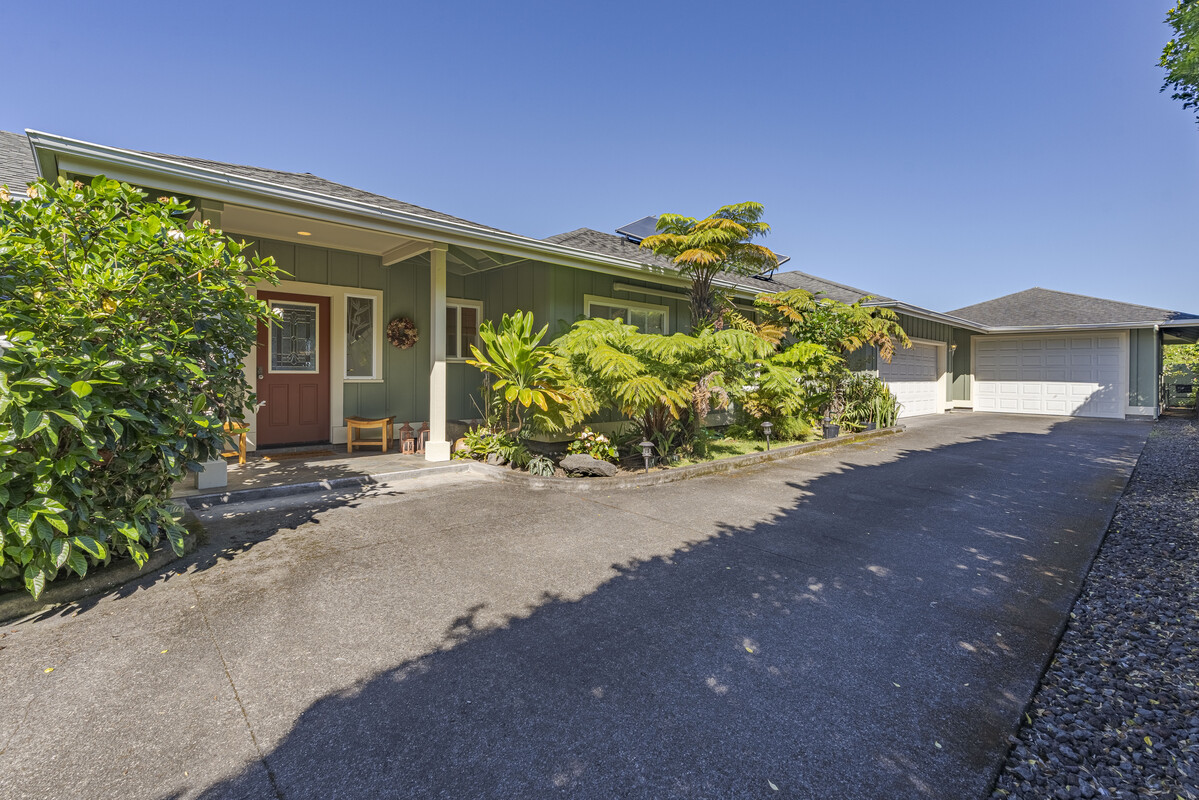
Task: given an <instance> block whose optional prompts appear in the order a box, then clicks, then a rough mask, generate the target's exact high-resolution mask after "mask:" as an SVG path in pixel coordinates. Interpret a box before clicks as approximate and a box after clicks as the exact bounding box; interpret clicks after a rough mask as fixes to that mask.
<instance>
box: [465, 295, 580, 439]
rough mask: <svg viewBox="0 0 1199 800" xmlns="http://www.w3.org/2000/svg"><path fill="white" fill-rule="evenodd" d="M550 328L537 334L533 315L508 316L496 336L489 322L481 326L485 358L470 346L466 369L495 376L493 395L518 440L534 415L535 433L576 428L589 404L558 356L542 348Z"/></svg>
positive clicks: (505, 316) (549, 348)
mask: <svg viewBox="0 0 1199 800" xmlns="http://www.w3.org/2000/svg"><path fill="white" fill-rule="evenodd" d="M548 328H549V326H548V325H547V326H544V327H542V328H541V330H540V331H537V332H536V333H534V332H533V315H532V314H531V313H528V312H524V311H517V312H516V313H515V314H512V315H508V314H504V316H503V317H502V318H501V319H500V327H499V330H498V331H497V330H496V329H495V327H494V326H493V325H492V324H491V321H490V320H487V321H485V322H484V323H483V324H482V325H480V326H479V338H480V339H481V340H482V342H483V345H484V347H485V348H486V351H487V352H486V353H483V352H482V351H481V350H480V349H479V348H478V347H476V346H475V345H473V344H472V345H471V347H470V350H471V353H473V354H474V358H473V359H468V360H467V362H466V363H468V364H470V365H471V366H474V367H478V368H479V369H480V370H481V371H482V372H484V373H485V374H489V375H491V376H493V378H494V382H493V383H492V384H491V389H492V390H493V391H494V392H495V395H494V396H495V397H496V398H498V399H499V400H501V401H502V402H503V404H504V417H505V420H506V424H505V427H506V428H507V429H508V432H509V433H513V434H519V433H520V432H521V431H522V430H523V429H524V426H525V423H526V418H525V415H526V412H528V411H529V410H530V409H531V410H532V413H533V417H532V418H531V421H532V422H534V423H535V426H536V427H540V428H542V429H545V430H548V431H560V430H563V429H565V428H567V427H570V426H572V425H574V424H575V423H577V422H578V421H579V420H580V419H581V416H582V415H583V414H585V413H588V411H589V410H590V404H589V403H588V398H587V396H586V391H585V390H584V389H583V388H582V387H577V386H571V385H570V382H569V376H568V374H567V373H566V371H565V370H564V369H563V363H562V360H561V359H560V358H559V357H558V355H557V353H556V352H555V350H554V349H553V348H551V347H549V346H547V345H542V344H541V340H542V339H543V338H544V337H545V332H546V330H548Z"/></svg>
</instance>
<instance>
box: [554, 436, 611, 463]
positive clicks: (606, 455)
mask: <svg viewBox="0 0 1199 800" xmlns="http://www.w3.org/2000/svg"><path fill="white" fill-rule="evenodd" d="M566 452H568V453H581V454H583V455H588V456H591V457H592V458H598V459H599V460H600V461H615V460H616V445H614V444H612V440H611V439H609V438H608V437H607V436H604V435H603V434H602V433H596V432H595V431H593V430H591V428H583V432H582V433H580V434H579V437H578V438H577V439H575V440H574V441H573V442H571V443H570V445H569V446H567V448H566Z"/></svg>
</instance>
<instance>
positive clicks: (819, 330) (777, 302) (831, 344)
mask: <svg viewBox="0 0 1199 800" xmlns="http://www.w3.org/2000/svg"><path fill="white" fill-rule="evenodd" d="M869 299H870V298H869V297H863V298H861V299H860V300H858V301H857V302H854V303H840V302H838V301H836V300H833V299H831V298H827V297H816V296H815V295H813V294H812V293H811V292H806V291H804V290H803V289H792V290H790V291H786V292H778V293H777V294H760V295H758V296H757V298H755V300H754V305H755V306H757V308H758V310H759V311H760V312H761V313H762V315H763V316H764V317H765V318H766V320H767V321H768V322H771V323H776V324H779V325H785V326H787V328H788V334H789V335H790V337H791V338H792V339H794V340H796V341H800V342H812V343H814V344H819V345H823V346H824V347H826V348H828V349H829V350H831V351H833V352H841V351H845V352H853V351H854V350H857V349H859V348H861V347H866V346H870V345H873V346H875V347H877V348H878V351H879V355H880V356H882V358H883V360H884V361H890V360H891V356H892V355H893V354H894V353H895V343H896V342H898V343H899V344H900V345H901V346H903V347H911V346H912V342H911V340H910V339H908V335H907V333H905V332H904V330H903V328H902V327H901V326H900V324H899V315H898V314H896V313H895V312H894V311H892V310H891V309H889V308H879V307H877V306H866V305H863V303H865V302H866V301H867V300H869Z"/></svg>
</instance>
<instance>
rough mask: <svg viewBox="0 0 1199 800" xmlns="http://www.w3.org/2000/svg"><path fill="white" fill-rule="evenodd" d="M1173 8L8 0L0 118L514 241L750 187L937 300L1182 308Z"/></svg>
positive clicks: (603, 226) (1181, 144)
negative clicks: (465, 222) (311, 178)
mask: <svg viewBox="0 0 1199 800" xmlns="http://www.w3.org/2000/svg"><path fill="white" fill-rule="evenodd" d="M1171 4H1172V3H1171V2H1170V0H1143V1H1142V2H1136V3H1130V2H1128V1H1127V0H1054V2H1045V0H1009V1H1008V2H1004V3H973V2H961V0H955V1H954V2H949V1H948V0H945V1H943V2H922V1H921V0H906V1H905V2H902V3H900V2H895V0H858V2H854V3H841V2H828V0H824V1H823V2H812V1H811V0H792V2H777V3H756V4H751V3H746V4H736V3H728V2H725V3H709V2H696V1H694V0H689V2H670V3H667V2H660V3H656V2H641V3H628V2H619V1H618V0H614V1H611V2H605V3H590V4H580V3H570V2H561V1H560V0H559V2H521V0H512V2H507V3H496V2H489V3H466V2H453V1H452V0H451V1H448V2H438V3H419V4H417V3H408V2H380V3H359V2H342V3H338V4H331V3H325V2H322V3H307V2H288V3H281V2H262V3H242V2H237V3H232V2H220V1H219V0H210V1H209V2H206V3H202V4H182V3H170V4H168V3H162V2H154V3H141V2H122V3H117V4H113V3H96V2H94V1H93V0H88V1H87V2H74V3H65V2H53V1H52V0H47V1H45V2H39V3H37V4H32V3H6V4H4V7H3V8H2V9H0V29H2V30H4V31H5V32H6V35H5V37H4V38H5V41H6V49H7V51H8V52H7V56H8V58H7V62H8V70H7V74H6V81H5V84H6V89H5V92H4V95H5V96H4V99H3V101H2V102H0V128H3V129H5V130H22V129H24V128H35V129H41V130H47V131H51V132H54V133H61V134H64V135H67V136H73V137H77V138H81V139H87V140H90V141H96V142H101V143H104V144H112V145H118V146H124V147H131V148H136V149H145V150H155V151H160V152H175V153H184V154H187V155H194V156H201V157H207V158H212V159H217V160H224V161H233V162H238V163H246V164H255V165H259V166H267V167H274V168H277V169H285V170H295V171H304V172H312V173H315V174H317V175H321V176H323V177H326V178H329V179H332V180H336V181H340V182H342V183H348V184H351V185H354V186H358V187H361V188H364V189H369V190H371V191H375V192H379V193H381V194H386V195H390V196H393V197H397V198H400V199H402V200H406V201H408V202H412V203H417V204H420V205H424V206H427V207H430V208H435V209H438V210H441V211H445V212H448V213H453V214H457V215H459V216H462V217H465V218H467V219H471V220H475V221H478V222H482V223H486V224H488V225H493V226H496V227H499V228H504V229H506V230H511V231H515V232H518V233H523V234H526V235H530V236H536V237H543V236H548V235H551V234H555V233H560V232H562V231H566V230H571V229H573V228H577V227H583V226H586V227H592V228H596V229H599V230H605V231H610V230H612V229H614V228H616V227H618V226H619V225H621V224H623V223H625V222H629V221H631V220H633V219H636V218H638V217H641V216H644V215H646V214H653V213H661V212H666V211H669V212H676V213H683V214H688V215H691V216H704V215H706V214H708V213H710V212H711V211H713V210H715V209H716V208H717V207H718V206H720V205H724V204H726V203H732V202H739V201H743V200H757V201H760V202H763V203H765V204H766V211H767V221H768V222H770V223H771V225H772V227H773V232H772V234H771V236H770V238H769V239H768V240H767V242H766V243H767V244H768V245H770V246H771V247H773V248H774V249H776V250H777V251H779V252H782V253H786V254H788V255H790V256H792V259H793V260H792V262H791V264H790V265H789V266H792V267H794V268H796V269H803V270H805V271H808V272H812V273H814V274H817V275H821V276H823V277H826V278H830V279H832V280H837V281H841V282H843V283H848V284H851V285H854V286H858V287H861V288H864V289H867V290H870V291H874V292H877V293H879V294H883V295H888V296H892V297H898V298H900V299H903V300H907V301H909V302H913V303H916V304H919V305H923V306H926V307H929V308H934V309H938V310H949V309H953V308H957V307H959V306H962V305H966V304H969V303H973V302H977V301H980V300H984V299H988V298H991V297H995V296H998V295H1001V294H1006V293H1008V292H1012V291H1018V290H1021V289H1025V288H1028V287H1030V286H1044V287H1047V288H1051V289H1060V290H1064V291H1074V292H1079V293H1083V294H1094V295H1098V296H1101V297H1110V298H1115V299H1124V300H1127V301H1130V302H1138V303H1144V304H1147V305H1153V306H1162V307H1166V308H1174V309H1180V310H1185V311H1191V312H1195V313H1199V259H1197V258H1196V250H1195V230H1196V227H1197V224H1196V223H1197V221H1199V127H1197V126H1196V124H1195V119H1194V116H1193V115H1191V114H1189V113H1188V112H1184V111H1183V110H1182V108H1181V105H1180V104H1179V103H1177V102H1175V101H1172V100H1170V99H1169V97H1168V95H1163V94H1159V92H1158V89H1159V87H1160V85H1161V79H1162V73H1161V70H1160V68H1159V67H1158V66H1157V58H1158V55H1159V53H1160V51H1161V47H1162V45H1163V44H1164V42H1165V40H1166V39H1167V38H1168V33H1169V29H1168V28H1167V26H1165V25H1164V24H1163V23H1162V20H1163V19H1164V17H1165V12H1166V11H1167V9H1168V8H1169V7H1170V6H1171Z"/></svg>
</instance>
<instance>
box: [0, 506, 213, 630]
mask: <svg viewBox="0 0 1199 800" xmlns="http://www.w3.org/2000/svg"><path fill="white" fill-rule="evenodd" d="M183 509H184V510H183V524H184V525H185V526H186V527H187V533H186V534H184V536H183V555H188V554H189V553H192V552H195V549H196V546H197V544H198V542H199V540H200V538H201V537H202V536H203V535H204V526H203V525H202V524H201V523H200V520H199V519H197V517H196V515H195V514H194V513H193V512H192V510H191V509H190V508H188V507H187V506H184V507H183ZM179 558H182V556H179V555H176V554H175V551H174V550H172V549H171V546H170V544H169V543H166V542H163V543H161V544H159V546H158V549H157V550H155V551H154V552H153V553H151V554H150V560H149V561H147V562H146V565H145V566H144V567H140V568H139V567H138V566H137V564H135V563H134V562H133V561H132V560H126V559H122V560H121V561H118V562H116V563H115V564H110V565H109V566H107V567H101V568H99V569H97V570H95V571H94V572H92V571H89V572H88V574H87V575H86V576H84V577H83V578H81V579H79V580H75V581H72V580H70V579H67V580H63V581H57V582H55V583H52V584H50V586H49V588H47V589H46V590H45V591H44V592H42V596H41V597H39V598H38V599H36V600H34V599H33V598H32V597H31V596H30V595H29V593H28V592H25V591H23V590H22V591H14V592H7V593H5V594H3V595H0V623H7V622H10V621H12V620H16V619H21V618H23V617H28V616H30V615H32V614H39V613H41V612H43V611H46V610H47V609H51V608H54V607H55V606H61V605H64V604H66V603H73V602H75V601H76V600H82V599H83V598H85V597H88V596H90V595H93V594H100V593H101V592H106V591H108V590H109V589H115V588H116V587H118V586H120V585H122V584H125V583H128V582H129V581H132V580H136V579H138V578H142V577H145V576H146V575H150V574H152V573H154V572H157V571H158V570H160V569H162V568H163V567H165V566H166V565H167V564H170V563H171V562H172V561H176V560H178V559H179Z"/></svg>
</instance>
